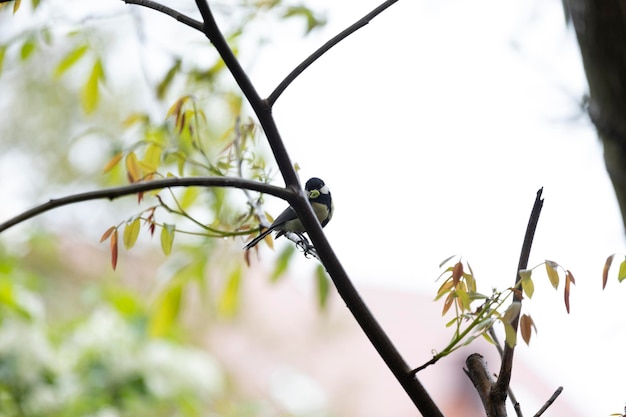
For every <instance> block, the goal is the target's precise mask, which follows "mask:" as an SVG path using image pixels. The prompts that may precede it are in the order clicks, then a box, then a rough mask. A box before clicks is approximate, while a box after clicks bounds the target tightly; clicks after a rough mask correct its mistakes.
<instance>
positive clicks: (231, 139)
mask: <svg viewBox="0 0 626 417" xmlns="http://www.w3.org/2000/svg"><path fill="white" fill-rule="evenodd" d="M110 3H111V5H109V4H108V2H98V5H96V4H95V3H84V2H81V1H74V2H72V1H70V2H69V3H68V2H66V3H65V4H64V5H63V7H58V6H59V4H58V3H55V2H52V1H49V0H48V1H47V0H43V1H39V0H32V1H31V2H20V1H14V2H12V3H2V5H1V6H2V7H0V90H1V91H3V94H2V95H1V96H0V106H2V109H3V111H2V112H0V148H1V149H2V150H3V152H2V154H0V164H6V165H5V166H9V165H10V166H14V170H15V171H16V174H18V175H17V176H16V178H17V179H18V180H19V181H22V182H23V184H24V187H23V188H21V189H20V192H21V193H22V194H23V195H20V197H22V200H24V201H27V202H28V204H34V203H39V202H41V200H42V198H43V199H46V198H49V197H53V196H55V195H62V194H67V193H71V192H74V191H75V190H77V189H80V190H84V189H89V188H94V187H104V186H118V185H124V184H128V183H134V182H138V181H149V180H151V179H156V178H164V177H168V176H178V177H183V176H201V175H202V176H205V175H211V176H225V175H229V176H240V177H245V178H252V179H257V180H260V181H264V182H269V181H270V180H271V179H272V178H273V176H274V172H273V170H272V164H271V163H268V162H266V160H265V155H266V153H267V152H266V150H265V148H264V147H263V146H262V145H261V144H260V141H259V139H260V132H259V129H258V128H257V125H256V124H255V122H254V121H253V119H252V118H251V115H250V114H249V110H248V109H247V106H246V104H245V102H244V100H243V98H242V96H241V94H240V92H239V90H238V89H237V88H236V86H235V85H234V84H233V82H232V81H231V78H230V76H229V74H228V72H227V70H226V68H225V66H224V64H223V62H222V61H221V59H220V58H219V57H218V56H217V54H216V53H215V51H214V50H213V48H212V46H211V44H210V43H209V42H208V41H207V40H206V39H204V38H203V37H201V36H197V35H198V34H197V33H196V34H195V36H196V38H195V41H192V42H187V41H186V40H185V39H186V36H187V35H186V34H187V33H188V32H193V31H192V29H190V28H187V27H182V25H180V24H178V23H177V22H175V21H174V20H171V21H169V23H170V27H171V32H169V33H168V35H167V37H168V38H169V39H176V43H175V45H174V46H171V45H167V44H165V43H163V41H162V40H160V39H156V38H154V39H153V38H151V36H152V37H156V35H155V32H154V30H155V29H154V28H153V27H151V20H150V19H151V18H152V17H153V15H154V14H155V13H156V12H154V11H149V10H144V9H141V8H139V7H136V6H127V5H124V4H123V2H120V1H114V0H111V2H110ZM90 7H93V9H90ZM215 10H216V12H217V13H218V15H219V16H218V17H219V20H221V21H225V22H227V23H226V24H225V29H224V31H225V36H226V38H227V39H228V41H229V43H230V45H231V47H232V48H233V50H234V51H235V52H236V53H238V52H239V47H240V45H242V44H245V43H246V42H248V43H247V44H248V45H249V44H250V42H251V41H252V42H253V45H255V47H261V46H262V43H263V42H264V40H263V39H258V40H256V41H255V40H254V39H250V38H249V37H246V36H247V33H250V32H252V33H254V31H252V30H251V29H250V28H251V27H254V26H255V25H264V24H265V25H267V24H274V23H275V22H282V21H285V20H287V19H294V20H300V21H302V22H303V23H304V31H303V32H304V33H305V34H306V33H309V32H311V31H312V30H314V29H316V28H318V27H320V26H322V25H323V24H324V23H325V19H324V18H323V17H322V16H320V15H319V14H317V13H315V12H314V11H313V10H311V9H309V8H308V7H306V6H304V5H302V4H288V3H287V2H283V1H280V0H271V1H258V0H257V1H243V2H240V3H238V4H237V6H232V5H230V4H216V5H215ZM51 14H52V15H54V17H55V18H54V19H51V18H50V16H51ZM161 24H162V23H161ZM158 30H159V31H164V29H162V28H159V29H158ZM169 30H170V29H168V30H167V31H169ZM255 53H256V52H255ZM16 161H17V162H16ZM20 161H23V162H24V163H20ZM11 164H13V165H11ZM103 174H104V175H103ZM26 184H28V186H26ZM2 191H3V190H2V189H0V192H2ZM262 202H263V196H259V195H255V194H252V193H247V194H244V193H242V192H241V191H237V192H235V191H231V190H224V189H217V188H213V189H200V188H186V189H177V190H163V191H161V192H158V193H145V195H144V194H141V195H138V196H137V199H135V200H134V201H133V200H132V199H127V200H126V201H124V202H122V203H119V204H118V203H116V211H115V213H107V214H106V216H108V217H103V218H102V219H100V218H98V219H96V224H98V225H99V226H97V227H100V228H101V229H99V230H97V231H93V230H92V228H93V224H92V223H90V221H91V220H93V219H92V218H91V217H92V215H90V214H85V216H75V217H73V218H71V219H65V220H64V221H63V222H62V223H65V224H67V223H68V222H70V224H72V226H71V227H63V228H61V229H60V231H58V232H57V233H56V234H48V233H45V232H42V231H38V230H36V229H32V230H30V231H28V232H24V233H23V234H21V235H20V236H19V238H18V239H16V242H12V241H11V240H6V241H5V240H4V236H0V237H1V238H2V240H1V241H0V409H2V410H3V412H6V414H2V415H16V416H49V415H50V416H51V415H63V416H83V415H111V416H118V415H119V416H127V415H128V416H130V415H132V416H142V415H154V416H159V415H168V416H169V415H181V416H196V415H198V416H199V415H221V416H237V415H246V416H254V415H273V413H272V412H269V413H268V410H265V409H264V408H263V407H256V406H255V405H252V406H246V405H245V404H244V403H245V402H243V401H241V398H237V399H236V400H233V399H232V398H231V397H230V395H231V394H232V393H228V392H227V387H226V388H225V386H224V382H223V380H222V377H223V375H221V374H222V370H220V369H219V367H217V366H216V365H215V363H213V361H212V360H211V358H210V357H209V356H208V355H207V354H206V353H203V352H201V351H200V350H198V349H197V348H193V347H190V345H189V337H188V336H187V335H186V332H185V330H184V326H182V324H181V323H182V322H181V318H182V315H183V312H184V311H185V309H186V308H188V306H189V304H190V300H191V299H193V296H194V295H197V294H200V297H201V299H202V301H203V303H202V305H203V308H204V309H205V310H203V313H208V314H211V315H214V316H220V317H225V318H232V317H236V315H237V312H238V311H239V309H240V308H241V297H240V293H241V289H242V286H243V284H244V276H245V274H244V269H243V264H242V260H243V254H242V251H241V240H236V241H235V242H236V243H235V245H233V238H234V237H238V236H246V235H249V234H251V233H255V232H256V230H257V228H258V223H259V210H258V208H257V209H255V205H257V207H260V204H261V203H262ZM120 212H123V213H126V214H123V215H120ZM261 214H262V211H261ZM60 217H62V216H60ZM120 217H121V218H120ZM109 222H112V223H113V226H110V225H111V223H109ZM83 224H87V225H89V226H90V227H91V228H90V229H84V228H83ZM82 233H86V234H88V235H90V236H93V235H94V233H95V234H97V235H101V236H102V241H104V242H106V243H107V244H108V248H109V250H110V259H109V262H110V264H111V265H112V266H113V269H115V268H117V270H116V272H113V271H111V269H110V268H106V267H105V264H102V263H99V261H96V262H94V261H92V260H90V259H89V256H87V252H88V251H89V250H88V248H84V249H81V250H80V252H74V251H73V249H70V250H68V249H67V247H66V246H64V242H63V240H64V239H66V238H68V237H69V238H70V239H76V238H77V237H76V236H79V235H81V234H82ZM155 233H158V236H156V237H155V238H154V239H152V238H153V235H154V234H155ZM216 238H220V239H216ZM224 238H229V239H224ZM79 239H80V238H79ZM150 239H152V240H153V241H154V242H151V241H150ZM3 242H4V243H3ZM94 243H95V242H94ZM3 244H4V245H5V246H2V245H3ZM155 244H156V245H157V247H158V246H160V249H161V251H162V253H163V254H164V255H165V257H164V261H163V265H162V267H161V269H160V271H164V272H163V274H164V275H165V277H163V279H162V280H161V281H160V282H161V285H158V286H157V285H156V283H155V280H154V279H150V280H148V282H147V283H146V282H139V280H140V277H141V275H142V274H141V273H139V272H138V271H140V270H141V267H142V265H141V263H142V262H145V263H150V262H152V254H153V253H154V251H153V249H154V246H155ZM140 245H141V246H142V248H137V246H140ZM70 246H71V247H72V248H73V247H74V246H72V245H70ZM234 246H236V248H237V250H234V248H233V247H234ZM9 247H10V248H11V250H10V251H7V250H6V248H9ZM122 250H124V251H130V250H133V253H135V254H136V257H137V258H136V259H134V260H133V263H132V265H124V263H123V262H122V259H123V260H124V261H125V262H129V259H131V257H130V256H124V255H123V254H122V253H121V251H122ZM293 253H294V250H293V248H290V249H286V250H285V251H284V252H283V253H282V255H281V256H280V257H279V258H280V259H279V261H278V262H277V265H276V269H275V272H274V274H272V276H271V279H272V280H273V281H275V280H277V279H278V278H279V277H280V276H282V275H283V274H284V273H285V272H286V271H287V270H288V264H289V260H290V259H291V258H292V255H293ZM162 258H163V257H162ZM246 259H247V258H246ZM81 263H82V264H81ZM79 264H80V265H79ZM145 266H146V267H150V268H152V269H151V270H152V272H153V273H154V270H156V268H154V265H145ZM311 275H312V279H316V282H317V283H318V285H317V287H318V288H319V297H318V299H319V304H320V305H321V306H324V305H326V303H327V298H328V290H329V287H328V282H327V278H326V276H325V273H324V271H323V270H318V271H317V272H315V274H313V273H312V274H311ZM103 277H105V278H109V280H108V281H102V280H101V278H103ZM129 283H130V284H129ZM121 284H123V285H121ZM146 287H149V288H150V289H149V290H146ZM155 287H156V288H157V290H156V291H155V290H154V288H155ZM94 293H95V294H97V296H94V295H93V294H94ZM147 293H148V294H151V296H150V297H148V299H149V301H144V300H145V299H146V294H147ZM86 294H91V295H88V296H86ZM24 346H27V348H26V349H24V348H20V347H24ZM224 390H226V391H224ZM229 398H230V399H229ZM242 407H243V408H245V410H243V409H242ZM201 410H202V411H201ZM207 410H211V411H210V412H208V411H207ZM282 415H284V414H282Z"/></svg>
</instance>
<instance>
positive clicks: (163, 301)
mask: <svg viewBox="0 0 626 417" xmlns="http://www.w3.org/2000/svg"><path fill="white" fill-rule="evenodd" d="M182 295H183V286H182V285H181V283H180V282H176V283H172V284H170V285H169V286H168V287H167V288H166V289H165V290H164V291H163V292H162V293H161V294H160V295H159V297H157V300H156V302H155V304H154V306H153V311H152V314H151V316H150V335H151V336H154V337H159V336H164V335H165V334H167V332H168V331H169V330H170V329H171V328H172V325H173V324H174V322H175V321H176V319H177V318H178V315H179V314H180V306H181V299H182Z"/></svg>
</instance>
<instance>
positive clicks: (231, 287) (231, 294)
mask: <svg viewBox="0 0 626 417" xmlns="http://www.w3.org/2000/svg"><path fill="white" fill-rule="evenodd" d="M241 276H242V274H241V268H240V267H236V268H235V269H234V270H233V271H232V272H231V273H230V276H229V277H228V281H227V282H226V286H225V287H224V291H223V292H222V296H221V297H220V300H219V305H218V311H219V312H220V314H222V315H224V316H226V317H233V316H234V315H235V314H236V313H237V311H238V309H239V294H240V288H241Z"/></svg>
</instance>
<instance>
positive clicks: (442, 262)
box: [439, 255, 456, 268]
mask: <svg viewBox="0 0 626 417" xmlns="http://www.w3.org/2000/svg"><path fill="white" fill-rule="evenodd" d="M455 256H456V255H452V256H448V257H447V258H446V259H444V260H443V261H441V262H440V263H439V268H441V267H442V266H444V265H445V264H447V263H448V261H449V260H450V259H452V258H454V257H455Z"/></svg>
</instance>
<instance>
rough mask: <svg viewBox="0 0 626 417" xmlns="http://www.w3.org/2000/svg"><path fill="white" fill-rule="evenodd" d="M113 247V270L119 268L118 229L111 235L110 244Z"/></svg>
mask: <svg viewBox="0 0 626 417" xmlns="http://www.w3.org/2000/svg"><path fill="white" fill-rule="evenodd" d="M109 245H110V247H111V266H113V270H115V268H116V267H117V228H116V229H115V230H114V231H113V234H112V235H111V241H110V242H109Z"/></svg>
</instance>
